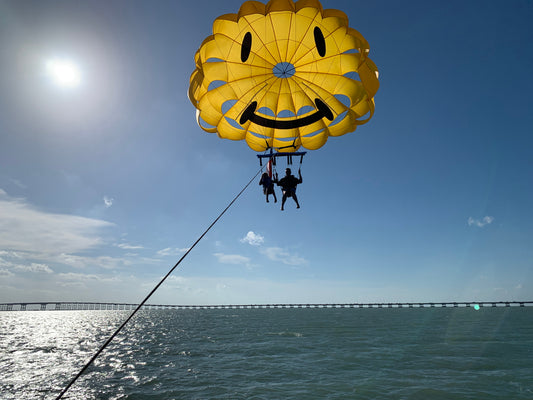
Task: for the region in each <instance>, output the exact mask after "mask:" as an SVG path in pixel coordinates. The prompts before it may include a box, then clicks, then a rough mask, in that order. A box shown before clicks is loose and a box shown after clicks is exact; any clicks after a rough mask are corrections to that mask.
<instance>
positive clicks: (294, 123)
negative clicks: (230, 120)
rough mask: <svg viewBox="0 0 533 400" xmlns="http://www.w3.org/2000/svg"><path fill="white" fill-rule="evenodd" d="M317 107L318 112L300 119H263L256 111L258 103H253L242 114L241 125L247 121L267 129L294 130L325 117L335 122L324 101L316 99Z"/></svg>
mask: <svg viewBox="0 0 533 400" xmlns="http://www.w3.org/2000/svg"><path fill="white" fill-rule="evenodd" d="M315 105H316V108H317V111H316V112H314V113H313V114H311V115H308V116H306V117H303V118H298V119H290V120H280V119H270V118H265V117H261V116H260V115H257V114H256V113H255V110H256V108H257V101H253V102H252V103H250V105H249V106H248V107H246V109H245V110H244V112H243V113H242V115H241V118H240V120H239V123H240V124H241V125H243V124H245V123H246V122H247V121H251V122H253V123H255V124H257V125H261V126H264V127H266V128H274V129H293V128H300V127H302V126H307V125H311V124H312V123H315V122H317V121H320V120H321V119H322V118H324V117H325V118H326V119H327V120H329V121H332V120H333V113H332V112H331V110H330V108H329V107H328V106H327V105H326V104H325V103H324V102H323V101H322V100H320V99H315Z"/></svg>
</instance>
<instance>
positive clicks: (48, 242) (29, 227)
mask: <svg viewBox="0 0 533 400" xmlns="http://www.w3.org/2000/svg"><path fill="white" fill-rule="evenodd" d="M111 226H113V224H112V223H110V222H107V221H103V220H97V219H92V218H85V217H80V216H75V215H68V214H53V213H48V212H44V211H40V210H37V209H35V208H34V207H32V206H31V205H29V204H27V203H26V201H25V200H23V199H15V198H11V197H9V196H7V194H6V193H5V192H4V191H3V190H1V189H0V249H3V250H13V251H24V252H36V253H49V254H61V253H75V252H78V251H82V250H87V249H90V248H93V247H95V246H97V245H100V244H101V243H102V242H103V239H102V237H101V236H100V234H101V231H102V230H103V229H105V228H108V227H111Z"/></svg>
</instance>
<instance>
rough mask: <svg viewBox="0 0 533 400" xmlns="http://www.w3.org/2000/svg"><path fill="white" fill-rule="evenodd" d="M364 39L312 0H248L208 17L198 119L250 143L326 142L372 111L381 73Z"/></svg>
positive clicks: (289, 147) (291, 147)
mask: <svg viewBox="0 0 533 400" xmlns="http://www.w3.org/2000/svg"><path fill="white" fill-rule="evenodd" d="M368 53H369V45H368V42H367V41H366V40H365V38H364V37H363V36H362V35H361V34H360V33H359V32H357V31H356V30H355V29H352V28H350V27H348V17H347V16H346V14H344V13H343V12H342V11H339V10H333V9H328V10H324V9H322V6H321V4H320V3H319V2H318V0H299V1H296V2H293V1H292V0H271V1H269V2H268V3H267V4H266V5H265V4H263V3H259V2H257V1H246V2H245V3H243V4H242V6H241V8H240V10H239V13H238V14H226V15H222V16H220V17H218V18H217V19H216V20H215V21H214V23H213V35H211V36H209V37H207V38H206V39H205V40H204V42H203V43H202V45H201V46H200V48H199V49H198V51H197V52H196V55H195V62H196V69H195V71H194V72H193V73H192V75H191V79H190V86H189V98H190V100H191V102H192V103H193V105H194V106H195V107H196V109H197V120H198V124H199V125H200V126H201V127H202V129H204V130H205V131H207V132H211V133H217V134H218V136H219V137H221V138H225V139H231V140H242V139H245V140H246V142H247V143H248V145H249V146H250V147H251V148H252V149H253V150H255V151H264V150H266V149H268V148H275V149H280V151H286V152H290V151H295V150H296V149H298V148H299V147H300V146H303V147H305V148H307V149H310V150H315V149H318V148H320V147H322V146H323V145H324V144H325V143H326V141H327V139H328V137H329V136H341V135H344V134H345V133H348V132H352V131H354V130H355V129H356V128H357V126H358V125H361V124H364V123H366V122H368V120H370V118H372V115H373V113H374V95H375V94H376V92H377V90H378V87H379V82H378V71H377V68H376V66H375V64H374V63H373V62H372V61H371V60H370V58H368Z"/></svg>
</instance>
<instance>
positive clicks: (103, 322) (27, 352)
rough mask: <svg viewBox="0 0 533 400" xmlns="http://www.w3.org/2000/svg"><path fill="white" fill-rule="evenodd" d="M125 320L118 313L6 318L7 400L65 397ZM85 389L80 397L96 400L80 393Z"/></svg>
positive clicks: (2, 383)
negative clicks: (76, 377)
mask: <svg viewBox="0 0 533 400" xmlns="http://www.w3.org/2000/svg"><path fill="white" fill-rule="evenodd" d="M89 314H90V315H89ZM21 316H23V320H21ZM124 318H125V313H123V312H116V311H60V312H42V311H23V312H9V313H7V312H6V313H2V314H1V315H0V335H1V336H0V376H1V377H2V378H1V379H0V392H1V393H3V394H2V396H7V397H2V399H5V400H8V399H17V400H19V399H30V398H31V399H34V398H36V396H39V393H40V396H43V397H44V394H45V393H48V394H49V393H54V392H57V393H58V394H59V392H60V391H61V389H62V388H63V387H65V385H66V384H67V383H68V381H69V380H70V379H72V377H73V376H74V375H75V374H76V373H77V372H78V371H79V370H80V369H81V367H82V366H83V364H84V363H85V362H87V361H88V360H89V359H90V357H91V356H92V355H93V354H94V353H95V352H96V350H97V349H98V346H99V345H101V343H102V342H103V341H104V340H105V339H106V338H107V337H108V336H109V335H110V334H111V332H112V330H114V329H115V327H116V326H117V325H118V324H119V323H120V322H121V321H122V320H124ZM116 366H117V365H116V364H115V365H114V367H116ZM84 386H85V385H80V386H78V387H77V388H76V389H77V391H78V393H77V396H79V398H83V397H86V398H90V397H91V396H90V394H89V393H79V390H80V388H82V387H84ZM73 392H74V390H73ZM7 393H17V395H11V397H10V395H9V394H7ZM32 393H33V394H32Z"/></svg>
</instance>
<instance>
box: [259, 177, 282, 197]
mask: <svg viewBox="0 0 533 400" xmlns="http://www.w3.org/2000/svg"><path fill="white" fill-rule="evenodd" d="M259 184H260V185H263V193H264V194H265V196H266V201H267V203H268V195H269V194H271V195H273V196H274V203H277V202H278V199H277V198H276V192H275V191H274V181H273V180H272V178H271V177H270V176H268V173H266V172H263V175H261V179H260V180H259Z"/></svg>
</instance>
